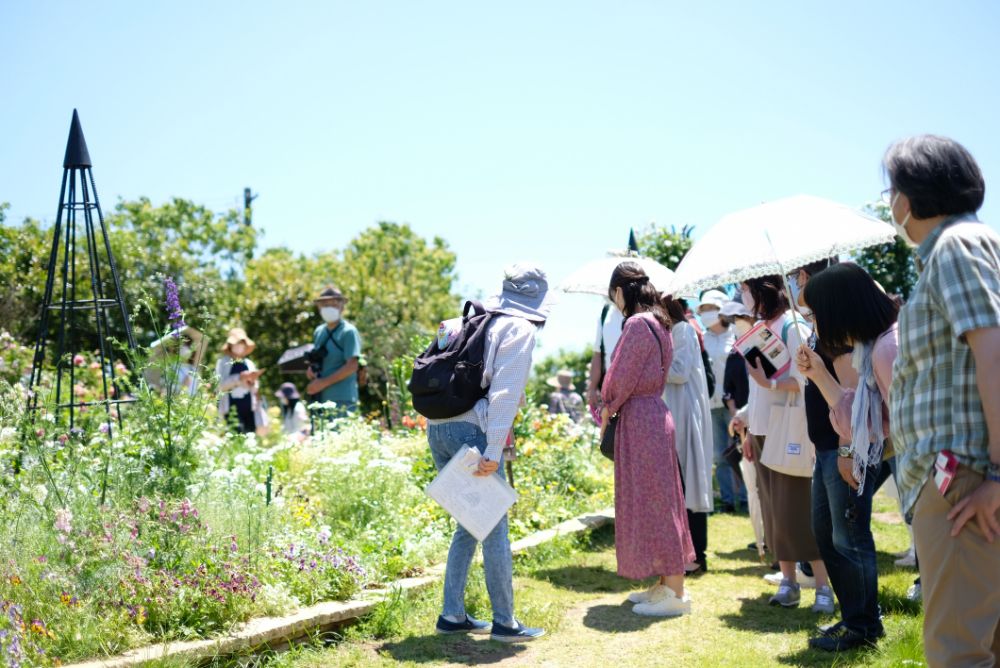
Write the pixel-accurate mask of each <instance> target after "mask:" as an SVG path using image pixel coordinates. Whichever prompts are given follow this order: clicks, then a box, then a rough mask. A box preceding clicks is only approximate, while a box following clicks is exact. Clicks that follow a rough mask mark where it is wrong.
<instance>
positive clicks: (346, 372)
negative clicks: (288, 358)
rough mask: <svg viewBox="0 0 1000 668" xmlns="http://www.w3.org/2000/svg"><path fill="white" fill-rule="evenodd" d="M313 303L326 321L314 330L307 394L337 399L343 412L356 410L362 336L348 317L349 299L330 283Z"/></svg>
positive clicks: (342, 413)
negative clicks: (346, 311) (346, 316)
mask: <svg viewBox="0 0 1000 668" xmlns="http://www.w3.org/2000/svg"><path fill="white" fill-rule="evenodd" d="M313 303H314V304H315V305H316V310H317V312H318V313H319V316H320V317H321V318H322V319H323V322H324V324H322V325H320V326H319V327H317V328H316V330H315V331H314V332H313V351H312V352H311V353H310V366H309V369H308V370H307V371H306V376H308V378H309V385H307V386H306V394H307V395H309V398H310V399H312V400H313V401H318V402H323V403H325V402H334V403H335V404H337V413H338V414H340V415H344V414H347V413H353V412H354V411H356V410H357V407H358V359H359V358H360V357H361V335H360V334H359V333H358V330H357V328H356V327H355V326H354V325H352V324H351V323H349V322H347V321H346V320H344V317H343V315H344V307H345V306H346V305H347V298H346V297H345V296H344V294H343V293H342V292H341V291H340V288H338V287H337V286H335V285H333V284H330V285H327V286H326V287H325V288H324V289H323V290H322V291H321V292H320V293H319V295H317V297H316V298H315V299H314V300H313Z"/></svg>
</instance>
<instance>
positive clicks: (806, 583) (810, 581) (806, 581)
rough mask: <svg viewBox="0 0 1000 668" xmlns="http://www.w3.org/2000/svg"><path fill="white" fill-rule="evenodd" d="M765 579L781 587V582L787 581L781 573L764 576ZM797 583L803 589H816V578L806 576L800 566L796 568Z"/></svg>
mask: <svg viewBox="0 0 1000 668" xmlns="http://www.w3.org/2000/svg"><path fill="white" fill-rule="evenodd" d="M764 579H765V580H767V581H768V582H770V583H771V584H773V585H780V584H781V581H782V580H784V579H785V576H784V575H782V574H781V573H780V572H778V573H768V574H767V575H765V576H764ZM795 581H796V582H797V583H798V584H799V586H800V587H802V588H803V589H815V588H816V578H814V577H812V576H809V575H806V574H805V573H803V572H802V569H800V568H799V567H798V566H796V567H795Z"/></svg>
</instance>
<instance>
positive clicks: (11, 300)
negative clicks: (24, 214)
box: [0, 203, 52, 343]
mask: <svg viewBox="0 0 1000 668" xmlns="http://www.w3.org/2000/svg"><path fill="white" fill-rule="evenodd" d="M9 206H10V205H9V204H6V203H2V204H0V284H2V285H4V286H5V289H4V291H3V293H2V294H0V322H2V323H3V326H4V328H6V329H7V330H8V331H10V333H11V334H13V335H14V336H15V337H16V338H17V339H18V340H19V341H21V342H22V343H27V342H29V341H32V342H33V341H34V339H35V337H36V336H37V334H38V331H37V327H38V324H37V319H38V314H39V307H40V306H41V303H42V297H43V295H44V292H45V278H46V274H47V268H48V259H49V252H50V250H51V244H52V241H51V239H49V235H48V233H47V232H46V230H45V229H43V227H42V226H41V224H40V223H39V222H38V221H37V220H32V219H30V218H29V219H26V220H25V221H24V222H23V223H22V224H20V225H8V224H7V222H6V213H5V211H6V210H7V209H8V208H9Z"/></svg>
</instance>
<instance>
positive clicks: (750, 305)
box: [740, 287, 757, 314]
mask: <svg viewBox="0 0 1000 668" xmlns="http://www.w3.org/2000/svg"><path fill="white" fill-rule="evenodd" d="M740 299H742V300H743V305H744V306H746V307H747V310H748V311H750V312H751V313H753V314H756V313H757V302H755V301H754V299H753V295H751V294H750V290H749V288H746V287H743V288H740Z"/></svg>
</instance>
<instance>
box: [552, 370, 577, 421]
mask: <svg viewBox="0 0 1000 668" xmlns="http://www.w3.org/2000/svg"><path fill="white" fill-rule="evenodd" d="M573 376H574V374H573V372H572V371H570V370H569V369H559V371H557V372H556V375H555V376H553V377H552V378H549V379H548V381H546V382H547V384H548V385H549V387H552V388H555V392H553V393H551V394H550V395H549V413H551V414H552V415H560V414H563V415H568V416H569V419H570V420H572V421H573V422H579V421H580V418H582V417H583V397H581V396H580V395H579V394H578V393H577V392H575V391H574V390H573Z"/></svg>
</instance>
